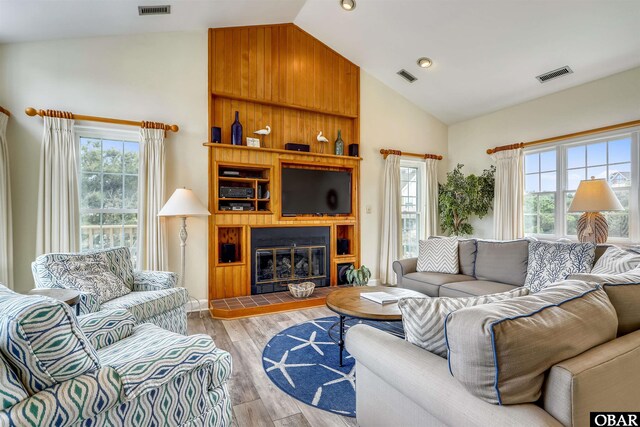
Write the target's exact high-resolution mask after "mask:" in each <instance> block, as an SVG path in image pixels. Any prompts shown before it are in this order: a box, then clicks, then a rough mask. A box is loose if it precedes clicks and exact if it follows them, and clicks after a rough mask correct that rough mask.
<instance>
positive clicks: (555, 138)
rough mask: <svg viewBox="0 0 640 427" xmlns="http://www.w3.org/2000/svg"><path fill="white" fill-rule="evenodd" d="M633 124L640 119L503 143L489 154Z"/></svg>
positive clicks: (638, 124) (636, 123)
mask: <svg viewBox="0 0 640 427" xmlns="http://www.w3.org/2000/svg"><path fill="white" fill-rule="evenodd" d="M633 126H640V120H633V121H631V122H624V123H618V124H615V125H610V126H604V127H601V128H595V129H589V130H583V131H580V132H574V133H568V134H566V135H559V136H553V137H551V138H544V139H538V140H535V141H529V142H519V143H517V144H510V145H501V146H499V147H495V148H489V149H488V150H487V154H493V153H497V152H498V151H506V150H514V149H516V148H524V147H529V146H532V145H539V144H546V143H549V142H555V141H562V140H563V139H569V138H576V137H579V136H586V135H593V134H594V133H600V132H607V131H610V130H616V129H625V128H630V127H633Z"/></svg>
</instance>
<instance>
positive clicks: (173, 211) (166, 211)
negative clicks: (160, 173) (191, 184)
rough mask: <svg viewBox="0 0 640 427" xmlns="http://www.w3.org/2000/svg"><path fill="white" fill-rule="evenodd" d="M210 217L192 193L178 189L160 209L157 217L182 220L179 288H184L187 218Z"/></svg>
mask: <svg viewBox="0 0 640 427" xmlns="http://www.w3.org/2000/svg"><path fill="white" fill-rule="evenodd" d="M208 215H211V214H210V213H209V211H208V210H207V208H205V207H204V206H203V204H202V203H201V202H200V200H198V198H197V197H196V195H195V194H194V193H193V191H191V190H189V189H187V188H178V189H177V190H176V191H175V192H174V193H173V195H172V196H171V197H170V198H169V200H167V203H165V205H164V206H163V207H162V209H160V212H158V216H177V217H180V218H182V225H181V226H180V262H181V264H180V286H181V287H184V274H185V268H184V266H185V249H186V247H187V237H188V235H187V217H190V216H208Z"/></svg>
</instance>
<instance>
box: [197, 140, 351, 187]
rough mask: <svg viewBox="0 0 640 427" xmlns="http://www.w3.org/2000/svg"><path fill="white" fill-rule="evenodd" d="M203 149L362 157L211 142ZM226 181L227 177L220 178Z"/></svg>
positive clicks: (339, 157) (335, 157)
mask: <svg viewBox="0 0 640 427" xmlns="http://www.w3.org/2000/svg"><path fill="white" fill-rule="evenodd" d="M202 145H203V146H205V147H211V148H231V149H234V150H249V151H263V152H269V153H279V154H291V155H300V156H314V157H325V158H328V159H332V158H333V159H353V160H362V157H354V156H346V155H345V156H336V155H335V154H323V153H311V152H307V151H293V150H281V149H279V148H263V147H247V146H246V145H231V144H215V143H212V142H205V143H203V144H202ZM222 178H224V179H227V178H228V177H222Z"/></svg>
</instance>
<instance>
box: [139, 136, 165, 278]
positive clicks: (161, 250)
mask: <svg viewBox="0 0 640 427" xmlns="http://www.w3.org/2000/svg"><path fill="white" fill-rule="evenodd" d="M164 164H165V154H164V129H153V128H150V127H142V128H141V129H140V164H139V171H138V195H139V196H138V197H139V202H138V267H139V268H140V269H143V270H161V271H164V270H167V267H168V261H167V242H166V237H165V236H166V233H165V225H164V223H163V222H162V221H161V220H160V218H158V212H160V209H162V205H163V204H164V175H165V174H164V172H165V165H164Z"/></svg>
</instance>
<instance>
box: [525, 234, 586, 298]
mask: <svg viewBox="0 0 640 427" xmlns="http://www.w3.org/2000/svg"><path fill="white" fill-rule="evenodd" d="M595 255H596V245H595V244H593V243H558V242H539V241H538V242H530V243H529V263H528V267H527V279H526V281H525V283H524V286H525V287H527V288H529V290H530V291H531V292H538V291H539V290H541V289H544V288H546V287H547V286H549V285H550V284H552V283H555V282H558V281H561V280H564V279H565V278H566V277H567V276H568V275H569V274H577V273H588V272H589V271H591V267H593V262H594V260H595Z"/></svg>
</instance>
